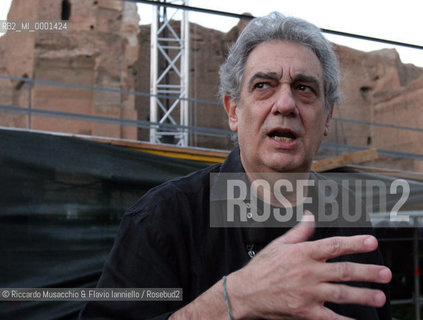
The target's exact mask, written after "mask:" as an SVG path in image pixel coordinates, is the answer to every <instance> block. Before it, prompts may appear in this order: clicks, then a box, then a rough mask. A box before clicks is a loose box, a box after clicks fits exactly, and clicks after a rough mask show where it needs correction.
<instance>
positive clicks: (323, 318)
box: [309, 305, 354, 320]
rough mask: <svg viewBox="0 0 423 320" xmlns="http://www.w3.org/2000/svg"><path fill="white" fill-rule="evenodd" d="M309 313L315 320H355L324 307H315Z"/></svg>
mask: <svg viewBox="0 0 423 320" xmlns="http://www.w3.org/2000/svg"><path fill="white" fill-rule="evenodd" d="M309 311H310V312H309V313H310V314H311V315H312V319H314V320H354V319H353V318H349V317H344V316H341V315H339V314H337V313H335V312H333V311H332V310H330V309H328V308H326V307H325V306H323V305H315V306H313V307H311V308H310V309H309Z"/></svg>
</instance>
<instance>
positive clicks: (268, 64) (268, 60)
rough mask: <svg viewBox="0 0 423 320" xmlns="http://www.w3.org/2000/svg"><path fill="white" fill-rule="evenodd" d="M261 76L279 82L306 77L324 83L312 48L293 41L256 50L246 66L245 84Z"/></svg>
mask: <svg viewBox="0 0 423 320" xmlns="http://www.w3.org/2000/svg"><path fill="white" fill-rule="evenodd" d="M260 74H263V75H266V76H269V77H271V78H275V79H279V80H280V79H284V80H285V79H286V80H292V79H295V78H297V77H298V75H306V76H308V77H314V78H316V79H317V80H318V81H319V82H323V70H322V66H321V63H320V60H319V59H318V58H317V56H316V55H315V54H314V52H313V51H312V50H311V49H310V48H308V47H306V46H304V45H302V44H299V43H296V42H293V41H283V40H273V41H270V42H264V43H261V44H259V45H258V46H257V47H256V48H254V50H252V52H251V53H250V54H249V55H248V58H247V61H246V64H245V70H244V82H245V80H246V82H249V81H250V80H251V78H252V77H257V76H258V75H260Z"/></svg>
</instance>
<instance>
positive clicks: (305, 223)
mask: <svg viewBox="0 0 423 320" xmlns="http://www.w3.org/2000/svg"><path fill="white" fill-rule="evenodd" d="M313 232H314V216H313V214H312V213H311V212H310V211H308V210H306V211H304V215H303V217H302V219H301V221H300V223H299V224H297V225H296V226H295V227H293V228H292V229H291V230H289V231H288V232H287V233H285V234H284V235H283V236H282V237H280V238H279V241H281V242H282V243H285V244H295V243H299V242H303V241H307V240H308V238H310V237H311V235H312V234H313Z"/></svg>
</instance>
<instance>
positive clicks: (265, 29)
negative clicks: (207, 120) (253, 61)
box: [219, 12, 341, 110]
mask: <svg viewBox="0 0 423 320" xmlns="http://www.w3.org/2000/svg"><path fill="white" fill-rule="evenodd" d="M272 40H288V41H294V42H297V43H299V44H301V45H304V46H306V47H308V48H310V49H311V50H312V51H313V52H314V54H315V55H316V56H317V58H318V59H319V61H320V63H321V65H322V69H323V81H324V91H325V107H326V109H327V110H329V109H330V108H331V107H332V106H333V105H334V104H336V103H337V102H339V100H340V96H341V94H340V92H339V82H340V80H339V66H338V60H337V58H336V55H335V53H334V51H333V50H332V47H331V44H330V43H329V41H328V40H326V38H325V37H324V36H323V35H322V33H321V31H320V29H319V28H318V27H316V26H315V25H313V24H311V23H309V22H307V21H305V20H302V19H298V18H294V17H286V16H284V15H282V14H280V13H278V12H272V13H270V14H269V15H267V16H264V17H261V18H255V19H253V20H252V21H251V22H250V23H249V24H248V25H247V26H246V27H245V29H244V30H243V31H242V33H241V34H240V36H239V37H238V39H237V41H236V42H235V44H234V45H233V46H232V47H231V49H230V51H229V55H228V57H227V58H226V61H225V62H224V63H223V64H222V66H221V67H220V70H219V76H220V87H219V94H220V97H221V98H222V99H223V98H224V97H225V96H230V97H231V98H232V99H233V100H234V101H235V102H236V103H239V99H240V91H241V82H242V77H243V74H244V69H245V63H246V61H247V58H248V56H249V54H250V53H251V52H252V51H253V50H254V48H255V47H257V46H258V45H259V44H261V43H263V42H268V41H272Z"/></svg>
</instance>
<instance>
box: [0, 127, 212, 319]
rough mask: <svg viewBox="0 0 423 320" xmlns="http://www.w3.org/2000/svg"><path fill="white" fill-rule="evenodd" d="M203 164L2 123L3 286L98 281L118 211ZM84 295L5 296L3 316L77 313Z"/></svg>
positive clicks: (44, 316) (0, 230)
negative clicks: (67, 298) (62, 298)
mask: <svg viewBox="0 0 423 320" xmlns="http://www.w3.org/2000/svg"><path fill="white" fill-rule="evenodd" d="M203 167H205V165H204V164H201V163H196V162H192V161H186V160H178V159H170V158H166V157H161V156H157V155H152V154H148V153H142V152H138V151H133V150H129V149H125V148H120V147H115V146H110V145H106V144H101V143H96V142H90V141H86V140H82V139H77V138H70V137H65V136H57V135H49V134H41V133H34V132H24V131H14V130H0V181H1V186H0V188H1V192H0V287H2V288H42V287H50V288H54V287H64V288H74V287H75V288H78V287H95V284H96V282H97V279H98V277H99V276H100V272H101V270H102V267H103V263H104V260H105V258H106V256H107V254H108V252H109V250H110V248H111V246H112V244H113V239H114V237H115V234H116V230H117V227H118V225H119V220H120V216H121V215H122V214H123V212H124V211H125V210H126V209H127V208H128V207H129V206H130V205H131V204H133V203H134V202H135V201H136V200H137V199H138V198H139V197H140V196H141V195H142V194H143V193H145V192H146V191H147V190H148V189H150V188H151V187H153V186H155V185H158V184H160V183H162V182H164V181H166V180H169V179H171V178H174V177H177V176H181V175H184V174H187V173H189V172H192V171H194V170H197V169H200V168H203ZM82 304H83V302H0V319H13V320H16V319H42V320H47V319H74V318H75V317H76V315H77V313H78V311H79V310H80V308H81V306H82Z"/></svg>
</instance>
